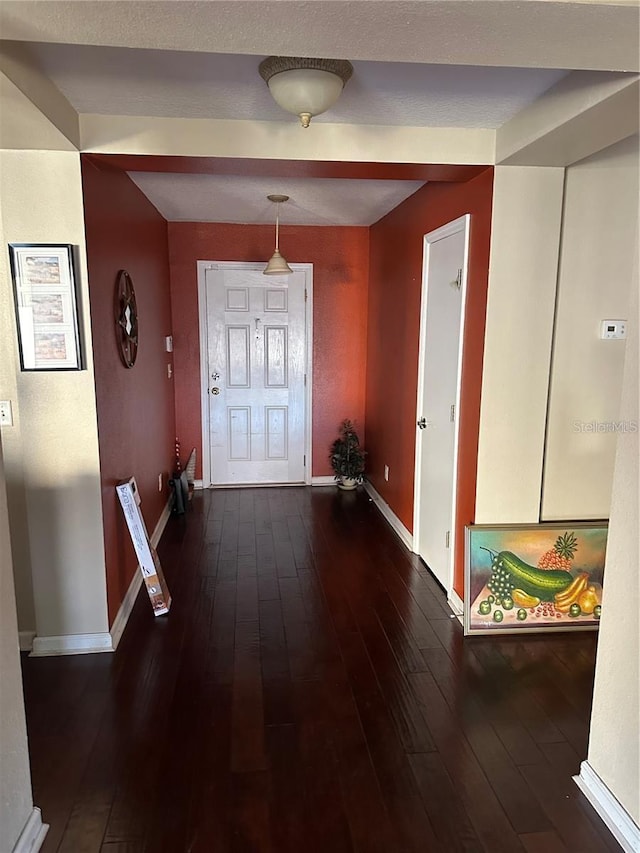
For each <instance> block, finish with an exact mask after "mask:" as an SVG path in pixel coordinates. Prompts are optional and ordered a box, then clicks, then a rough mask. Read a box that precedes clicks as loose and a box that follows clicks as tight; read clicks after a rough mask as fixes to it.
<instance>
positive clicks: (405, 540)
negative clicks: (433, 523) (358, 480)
mask: <svg viewBox="0 0 640 853" xmlns="http://www.w3.org/2000/svg"><path fill="white" fill-rule="evenodd" d="M364 488H365V491H366V493H367V494H368V495H369V497H370V498H371V500H372V501H373V502H374V504H375V505H376V506H377V508H378V509H379V510H380V512H381V513H382V515H383V516H384V518H385V520H386V521H387V522H388V523H389V525H390V526H391V528H392V529H393V531H394V532H395V533H396V534H397V536H398V538H399V539H400V541H401V542H402V544H403V545H406V547H407V548H408V549H409V550H410V551H412V552H413V534H411V533H409V531H408V530H407V528H406V527H405V526H404V524H403V523H402V522H401V521H400V519H399V518H398V516H397V515H396V514H395V512H394V511H393V510H392V509H391V507H390V506H389V504H388V503H387V502H386V501H385V500H383V498H382V497H381V496H380V495H379V494H378V492H377V491H376V490H375V489H374V488H373V486H372V485H371V483H369V482H365V484H364Z"/></svg>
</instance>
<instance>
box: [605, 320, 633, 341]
mask: <svg viewBox="0 0 640 853" xmlns="http://www.w3.org/2000/svg"><path fill="white" fill-rule="evenodd" d="M600 337H601V338H602V340H603V341H619V340H620V339H621V338H626V337H627V321H626V320H603V321H602V323H601V325H600Z"/></svg>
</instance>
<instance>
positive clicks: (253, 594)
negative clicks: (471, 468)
mask: <svg viewBox="0 0 640 853" xmlns="http://www.w3.org/2000/svg"><path fill="white" fill-rule="evenodd" d="M159 551H160V556H161V560H162V563H163V566H164V570H165V574H166V576H167V581H168V584H169V586H170V589H171V593H172V595H173V606H172V609H171V613H170V614H169V616H168V617H160V618H158V619H155V620H154V617H153V615H152V613H151V608H150V605H149V602H148V599H147V598H146V595H145V593H144V592H143V593H141V594H140V596H139V597H138V600H137V602H136V605H135V608H134V611H133V613H132V615H131V618H130V621H129V624H128V626H127V629H126V631H125V634H124V636H123V638H122V641H121V643H120V646H119V648H118V651H117V652H116V653H115V654H114V655H108V654H102V655H86V656H74V657H61V658H39V659H33V658H24V660H23V669H24V683H25V693H26V704H27V719H28V729H29V739H30V748H31V759H32V770H33V787H34V799H35V802H36V803H37V804H38V805H39V806H40V807H41V808H42V811H43V816H44V819H45V820H46V821H47V822H49V823H50V824H51V829H50V831H49V834H48V837H47V839H46V842H45V845H44V848H43V849H44V851H45V853H53V852H54V851H58V853H99V851H100V853H143V851H144V853H227V851H233V853H253V851H256V853H257V851H270V852H271V853H425V851H442V852H443V853H444V852H446V853H448V851H464V853H516V851H519V853H522V851H527V853H566V851H575V853H596V852H597V851H614V850H619V848H618V845H617V844H616V843H615V841H614V840H613V839H612V837H611V836H610V835H609V833H608V831H607V830H606V828H605V827H604V825H603V824H602V822H601V821H600V819H599V818H598V817H597V815H596V814H595V812H594V811H593V810H592V808H591V807H590V805H589V804H588V802H587V801H586V799H585V798H584V797H583V796H582V794H581V793H580V791H579V790H578V788H577V787H576V785H575V784H574V782H573V781H572V779H571V776H572V774H575V773H577V772H578V769H579V765H580V761H581V760H582V759H584V758H585V756H586V751H587V737H588V726H589V713H590V705H591V693H592V681H593V665H594V655H595V646H596V637H595V635H593V634H573V635H570V634H567V635H562V634H555V635H554V634H548V635H541V636H537V637H522V638H520V637H513V636H512V637H504V638H503V637H499V638H477V637H473V638H470V639H466V640H464V639H463V636H462V628H461V626H460V624H459V623H458V620H457V619H455V618H452V615H451V613H450V611H449V609H448V607H447V605H446V601H445V597H444V595H443V593H442V591H441V590H440V588H439V587H438V585H437V584H436V582H435V581H434V580H433V578H432V577H431V575H430V574H429V572H428V571H427V569H426V568H425V567H424V565H423V564H421V562H420V561H419V560H418V559H417V558H416V557H415V556H413V555H411V554H409V553H408V552H407V551H406V550H405V548H404V547H403V546H402V545H401V544H400V543H399V541H398V540H397V538H396V537H395V535H394V533H393V532H392V531H391V529H390V528H389V527H388V526H387V525H386V523H385V522H384V521H383V519H382V518H381V516H380V515H379V514H378V512H377V510H376V509H375V507H374V505H373V504H372V503H371V502H370V501H369V500H368V498H367V497H366V495H365V494H364V493H360V492H358V493H357V494H353V493H352V494H349V493H339V492H338V491H337V490H336V489H334V488H314V489H311V488H288V489H287V488H282V489H246V490H228V491H216V492H205V493H197V494H196V497H195V499H194V501H193V505H192V510H191V511H190V512H189V513H188V515H187V516H186V517H185V518H182V519H180V518H172V519H171V520H170V522H169V525H168V526H167V530H166V532H165V535H164V537H163V540H162V543H161V547H160V549H159Z"/></svg>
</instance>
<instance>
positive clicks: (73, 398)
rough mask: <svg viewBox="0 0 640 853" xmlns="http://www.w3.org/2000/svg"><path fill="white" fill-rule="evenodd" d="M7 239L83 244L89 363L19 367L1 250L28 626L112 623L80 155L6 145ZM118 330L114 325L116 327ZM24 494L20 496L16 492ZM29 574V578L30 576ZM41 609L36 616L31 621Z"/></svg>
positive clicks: (8, 450) (0, 162) (9, 438)
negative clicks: (56, 368)
mask: <svg viewBox="0 0 640 853" xmlns="http://www.w3.org/2000/svg"><path fill="white" fill-rule="evenodd" d="M0 197H1V198H2V227H1V232H2V233H1V234H0V241H1V243H2V245H4V246H5V247H6V244H7V243H13V242H17V243H20V242H25V243H70V244H73V245H74V246H76V247H77V253H78V254H77V258H78V270H77V273H78V277H79V282H80V287H79V301H80V318H81V328H82V332H83V337H84V341H85V346H84V352H85V359H86V364H87V369H85V370H82V371H62V372H24V373H23V372H21V371H20V367H19V360H18V352H17V335H16V324H15V316H14V310H13V293H12V289H11V277H10V274H9V269H8V258H7V253H6V248H5V249H3V251H2V253H0V398H1V399H10V400H11V401H12V403H13V410H14V419H15V426H13V427H3V442H4V448H5V458H6V470H7V479H8V484H9V493H10V506H9V510H10V521H11V530H12V537H14V538H15V546H14V563H15V573H16V578H17V584H16V588H17V591H18V594H19V595H20V596H21V598H22V596H26V595H27V594H28V592H29V585H30V583H31V584H32V587H33V604H31V603H30V602H29V601H27V600H21V601H20V602H19V612H20V617H21V621H20V629H21V630H23V631H28V630H35V631H36V632H37V635H38V637H40V638H42V637H58V636H65V635H77V634H97V633H104V632H106V631H107V630H108V624H107V601H106V580H105V563H104V547H103V533H102V506H101V499H100V476H99V458H98V433H97V415H96V403H95V390H94V386H93V363H92V353H91V330H90V321H89V299H88V288H87V275H86V262H85V239H84V221H83V206H82V186H81V178H80V157H79V154H78V153H77V152H66V151H2V152H0ZM109 331H110V330H109ZM14 496H16V501H15V503H13V501H12V498H13V497H14ZM29 576H30V577H29ZM34 616H35V624H34V623H31V624H29V622H28V620H29V619H30V618H31V619H32V618H33V617H34Z"/></svg>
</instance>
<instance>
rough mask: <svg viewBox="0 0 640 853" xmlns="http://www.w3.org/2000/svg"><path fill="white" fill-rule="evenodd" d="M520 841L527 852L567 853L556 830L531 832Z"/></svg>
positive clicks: (521, 837) (522, 836)
mask: <svg viewBox="0 0 640 853" xmlns="http://www.w3.org/2000/svg"><path fill="white" fill-rule="evenodd" d="M520 841H521V842H522V844H523V846H524V849H525V850H526V851H527V853H568V850H567V848H566V847H565V846H564V844H563V843H562V840H561V839H560V837H559V836H558V834H557V832H531V833H529V834H528V835H521V836H520Z"/></svg>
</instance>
